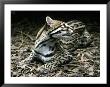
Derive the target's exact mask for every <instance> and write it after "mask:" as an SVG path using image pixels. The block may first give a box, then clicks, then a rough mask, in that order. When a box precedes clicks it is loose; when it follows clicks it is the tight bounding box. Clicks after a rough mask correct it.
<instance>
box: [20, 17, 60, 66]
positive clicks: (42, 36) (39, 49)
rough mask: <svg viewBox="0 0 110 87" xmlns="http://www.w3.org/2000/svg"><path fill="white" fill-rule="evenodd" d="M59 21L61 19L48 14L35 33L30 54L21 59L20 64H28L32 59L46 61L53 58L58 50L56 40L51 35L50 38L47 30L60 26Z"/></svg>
mask: <svg viewBox="0 0 110 87" xmlns="http://www.w3.org/2000/svg"><path fill="white" fill-rule="evenodd" d="M61 23H62V21H59V20H53V19H51V18H50V17H49V16H47V17H46V23H45V25H44V26H43V27H42V28H41V29H40V30H39V32H38V33H37V36H36V41H35V47H34V49H33V50H32V52H31V53H30V56H29V57H28V58H26V59H25V60H23V61H22V62H21V63H20V65H22V64H30V63H31V62H33V61H34V60H36V61H41V62H43V63H47V62H50V61H51V60H52V59H53V58H55V54H56V53H55V52H56V51H57V52H58V49H57V46H56V40H55V39H54V38H52V37H51V38H50V37H49V35H48V32H47V31H49V30H53V29H56V28H57V27H59V26H61Z"/></svg>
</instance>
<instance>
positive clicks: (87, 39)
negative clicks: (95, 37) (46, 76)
mask: <svg viewBox="0 0 110 87" xmlns="http://www.w3.org/2000/svg"><path fill="white" fill-rule="evenodd" d="M50 24H51V23H50ZM47 33H48V36H49V37H50V38H54V39H55V41H56V43H57V46H58V47H59V49H60V51H59V52H55V54H54V58H53V60H52V61H50V62H48V63H46V64H44V65H42V66H41V67H39V68H38V69H37V70H38V71H40V72H42V73H43V72H45V73H48V72H51V71H53V70H55V69H56V68H57V67H58V66H60V65H62V64H65V63H68V62H69V61H71V60H72V59H73V56H74V51H75V50H76V49H77V48H81V47H87V46H88V45H89V44H90V43H91V42H92V40H91V35H90V34H89V32H88V31H87V30H86V25H85V24H84V23H82V22H81V21H78V20H73V21H69V22H62V23H61V25H60V26H59V27H57V28H53V29H49V30H48V31H47Z"/></svg>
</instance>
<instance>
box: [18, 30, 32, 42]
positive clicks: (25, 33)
mask: <svg viewBox="0 0 110 87" xmlns="http://www.w3.org/2000/svg"><path fill="white" fill-rule="evenodd" d="M18 32H19V31H18ZM19 33H20V32H19ZM22 34H23V35H25V36H27V37H28V38H29V39H30V40H32V41H33V40H34V39H33V38H32V37H31V36H30V35H28V34H26V33H23V32H22Z"/></svg>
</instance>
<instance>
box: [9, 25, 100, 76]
mask: <svg viewBox="0 0 110 87" xmlns="http://www.w3.org/2000/svg"><path fill="white" fill-rule="evenodd" d="M30 25H31V26H30ZM13 26H14V25H13ZM13 26H12V28H13V30H15V31H14V32H12V34H13V35H12V36H11V76H12V77H99V76H100V33H99V32H91V34H92V36H93V37H94V38H93V42H92V43H91V45H90V46H88V47H86V48H81V49H77V50H76V51H74V57H73V60H72V61H71V62H70V63H68V64H65V65H62V66H60V67H58V69H57V70H56V71H54V72H51V73H47V74H43V75H42V74H40V73H38V72H37V70H36V69H37V68H38V67H40V66H41V65H43V64H42V63H40V62H34V63H33V64H31V65H27V66H26V68H21V67H19V62H21V61H22V60H24V59H25V58H27V57H28V56H29V54H30V53H31V50H32V48H33V46H34V42H35V36H36V32H37V31H34V32H31V31H30V32H25V30H24V31H22V30H23V29H24V27H25V28H27V29H30V28H31V29H32V28H33V29H35V28H36V27H35V26H32V24H27V25H22V26H19V24H18V26H16V27H15V26H14V27H13ZM14 28H15V29H14Z"/></svg>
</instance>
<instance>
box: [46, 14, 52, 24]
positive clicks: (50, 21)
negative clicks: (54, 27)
mask: <svg viewBox="0 0 110 87" xmlns="http://www.w3.org/2000/svg"><path fill="white" fill-rule="evenodd" d="M46 22H47V24H48V25H49V26H51V24H53V19H52V18H50V17H49V16H47V17H46Z"/></svg>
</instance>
